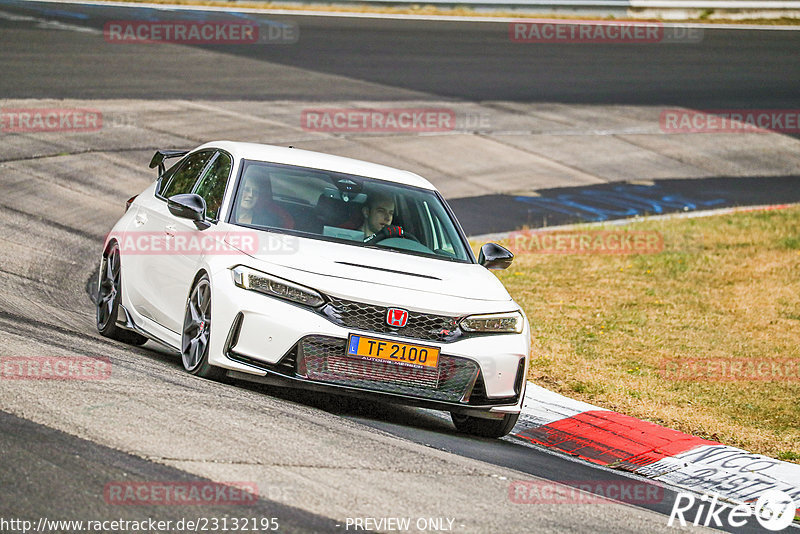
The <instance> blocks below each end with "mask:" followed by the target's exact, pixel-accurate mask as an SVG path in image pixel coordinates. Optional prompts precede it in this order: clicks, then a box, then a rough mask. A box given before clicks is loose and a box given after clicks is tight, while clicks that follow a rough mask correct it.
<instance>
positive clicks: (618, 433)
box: [512, 382, 800, 516]
mask: <svg viewBox="0 0 800 534" xmlns="http://www.w3.org/2000/svg"><path fill="white" fill-rule="evenodd" d="M512 435H513V436H514V437H516V438H517V439H521V440H524V441H527V442H530V443H534V444H536V445H541V446H543V447H547V448H549V449H553V450H555V451H558V452H561V453H564V454H568V455H570V456H575V457H578V458H581V459H583V460H585V461H587V462H591V463H594V464H600V465H604V466H607V467H611V468H616V469H622V470H625V471H630V472H633V473H636V474H638V475H641V476H645V477H648V478H651V479H653V480H657V481H659V482H663V483H666V484H669V485H671V486H674V487H677V488H681V489H686V490H690V491H694V492H699V493H715V494H717V495H719V496H720V498H721V499H723V500H726V501H730V502H734V503H752V502H754V501H755V500H756V499H758V497H759V496H760V495H761V494H762V493H763V492H765V491H767V490H770V489H779V490H781V491H784V492H786V493H788V494H789V495H790V496H791V497H792V498H793V499H794V501H795V503H796V504H797V505H798V508H797V513H798V515H799V516H800V465H798V464H794V463H790V462H783V461H781V460H776V459H774V458H769V457H767V456H763V455H760V454H753V453H750V452H747V451H745V450H742V449H738V448H736V447H731V446H728V445H723V444H721V443H717V442H715V441H709V440H706V439H703V438H699V437H696V436H692V435H690V434H685V433H683V432H679V431H677V430H672V429H670V428H666V427H663V426H660V425H656V424H654V423H649V422H647V421H642V420H640V419H637V418H635V417H630V416H627V415H623V414H620V413H617V412H614V411H611V410H607V409H604V408H599V407H597V406H592V405H591V404H588V403H585V402H582V401H577V400H574V399H570V398H568V397H564V396H563V395H559V394H558V393H555V392H553V391H549V390H547V389H545V388H543V387H541V386H538V385H536V384H534V383H532V382H528V384H527V390H526V392H525V400H524V402H523V405H522V413H521V414H520V419H519V423H518V424H517V426H516V427H515V428H514V432H513V433H512Z"/></svg>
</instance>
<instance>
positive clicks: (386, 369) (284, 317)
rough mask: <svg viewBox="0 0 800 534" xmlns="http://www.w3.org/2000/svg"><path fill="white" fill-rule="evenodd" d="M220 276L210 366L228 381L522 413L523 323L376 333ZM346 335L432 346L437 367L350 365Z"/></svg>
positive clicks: (457, 409) (525, 339) (357, 362)
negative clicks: (442, 336) (434, 337)
mask: <svg viewBox="0 0 800 534" xmlns="http://www.w3.org/2000/svg"><path fill="white" fill-rule="evenodd" d="M226 274H227V273H219V276H217V277H215V278H216V280H215V283H213V284H212V291H213V296H212V302H213V306H212V310H213V314H214V315H213V320H212V336H211V339H212V341H211V347H210V351H209V363H211V364H212V365H216V366H219V367H223V368H226V369H228V370H229V375H230V376H232V377H236V378H241V379H247V380H254V381H258V382H268V383H271V384H277V385H284V386H290V387H300V388H304V389H313V390H322V391H331V392H334V393H341V394H349V395H357V396H362V397H373V398H376V399H383V400H389V401H391V402H396V403H402V404H407V405H414V406H422V407H428V408H432V409H441V410H447V411H453V412H457V413H469V414H472V415H484V416H487V417H499V416H502V415H505V414H508V413H512V414H513V413H518V412H519V411H520V408H521V405H522V399H523V397H524V389H525V380H526V370H527V368H528V363H529V361H528V358H529V356H528V354H529V352H530V341H529V339H530V338H529V335H530V334H529V328H528V325H527V322H526V325H525V328H524V330H523V332H522V333H520V334H491V335H481V336H474V335H471V336H463V337H460V338H458V339H456V340H455V341H451V342H446V343H445V342H436V341H430V340H420V339H418V338H410V337H402V336H401V335H399V334H400V332H397V333H396V334H386V333H376V332H375V331H370V330H363V329H358V328H351V327H346V326H341V325H339V324H336V322H334V321H332V320H330V319H329V318H327V317H325V316H324V315H322V314H320V313H318V312H316V311H314V310H312V309H309V308H306V307H303V306H300V305H296V304H293V303H290V302H287V301H284V300H281V299H278V298H273V297H270V296H266V295H263V294H260V293H256V292H254V291H248V290H245V289H241V288H239V287H236V286H235V285H234V284H233V282H232V279H231V277H230V276H225V275H226ZM350 334H361V335H364V336H371V337H376V338H383V339H392V340H394V341H400V342H406V343H412V344H416V345H423V346H429V347H438V348H439V349H440V351H441V353H440V358H439V364H438V367H437V368H435V369H430V368H425V369H419V368H410V367H403V366H399V365H396V364H394V363H388V362H387V363H384V362H373V361H366V360H360V359H356V358H350V357H348V356H346V354H345V353H346V344H347V340H348V336H349V335H350Z"/></svg>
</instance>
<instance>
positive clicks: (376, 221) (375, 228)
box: [359, 191, 403, 241]
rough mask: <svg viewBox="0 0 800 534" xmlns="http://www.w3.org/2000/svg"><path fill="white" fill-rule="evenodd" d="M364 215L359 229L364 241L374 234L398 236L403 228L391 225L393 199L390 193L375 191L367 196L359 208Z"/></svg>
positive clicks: (372, 237)
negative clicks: (362, 205) (362, 233)
mask: <svg viewBox="0 0 800 534" xmlns="http://www.w3.org/2000/svg"><path fill="white" fill-rule="evenodd" d="M361 213H362V214H363V215H364V224H362V225H361V228H359V230H361V231H362V232H364V241H372V240H373V239H374V238H375V237H376V236H378V235H380V237H400V236H402V235H403V229H402V228H401V227H399V226H392V219H393V218H394V200H393V199H392V197H391V195H388V194H386V193H383V192H380V191H375V192H373V193H372V194H370V195H369V196H368V197H367V202H366V203H365V204H364V207H363V208H361Z"/></svg>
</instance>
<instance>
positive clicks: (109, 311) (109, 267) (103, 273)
mask: <svg viewBox="0 0 800 534" xmlns="http://www.w3.org/2000/svg"><path fill="white" fill-rule="evenodd" d="M120 302H122V264H121V262H120V254H119V247H118V246H117V244H116V243H113V244H112V245H111V247H109V249H108V252H107V253H106V254H104V255H103V260H102V261H101V262H100V278H99V280H98V283H97V313H96V317H97V331H98V332H100V334H101V335H103V336H105V337H109V338H111V339H116V340H117V341H122V342H123V343H128V344H131V345H144V344H145V343H146V342H147V338H146V337H144V336H142V335H140V334H137V333H136V332H132V331H130V330H125V329H124V328H120V327H119V326H117V315H118V314H119V304H120Z"/></svg>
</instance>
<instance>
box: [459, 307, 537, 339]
mask: <svg viewBox="0 0 800 534" xmlns="http://www.w3.org/2000/svg"><path fill="white" fill-rule="evenodd" d="M524 323H525V320H524V319H523V318H522V314H521V313H520V312H518V311H515V312H508V313H489V314H485V315H470V316H469V317H465V318H464V319H462V320H461V329H462V330H464V331H465V332H498V333H503V332H508V333H516V334H520V333H522V329H523V325H524Z"/></svg>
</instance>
